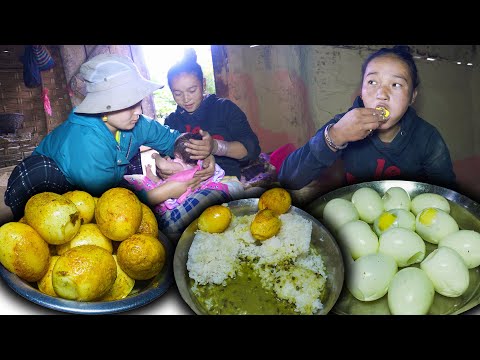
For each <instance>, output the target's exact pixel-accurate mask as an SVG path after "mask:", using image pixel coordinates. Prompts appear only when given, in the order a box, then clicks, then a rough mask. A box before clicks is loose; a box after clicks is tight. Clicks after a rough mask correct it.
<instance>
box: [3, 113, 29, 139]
mask: <svg viewBox="0 0 480 360" xmlns="http://www.w3.org/2000/svg"><path fill="white" fill-rule="evenodd" d="M24 117H25V115H23V114H20V113H3V114H2V113H0V134H15V133H16V132H17V130H18V129H19V128H20V127H21V126H22V124H23V120H24Z"/></svg>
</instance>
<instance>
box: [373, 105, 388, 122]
mask: <svg viewBox="0 0 480 360" xmlns="http://www.w3.org/2000/svg"><path fill="white" fill-rule="evenodd" d="M375 110H378V111H380V112H381V115H382V118H383V120H386V119H388V117H389V116H390V111H388V110H387V109H385V108H384V107H381V106H378V107H376V108H375Z"/></svg>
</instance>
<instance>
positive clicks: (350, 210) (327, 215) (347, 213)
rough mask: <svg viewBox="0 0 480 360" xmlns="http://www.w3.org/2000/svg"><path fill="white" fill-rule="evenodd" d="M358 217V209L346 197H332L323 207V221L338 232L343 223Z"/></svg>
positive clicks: (333, 230)
mask: <svg viewBox="0 0 480 360" xmlns="http://www.w3.org/2000/svg"><path fill="white" fill-rule="evenodd" d="M358 219H359V215H358V211H357V209H356V208H355V206H354V205H353V203H352V202H351V201H348V200H346V199H342V198H336V199H332V200H330V201H329V202H327V204H326V205H325V208H324V209H323V221H324V223H325V225H326V226H327V227H328V229H329V230H330V231H332V232H336V231H337V230H338V229H339V228H340V227H341V226H342V225H343V224H346V223H347V222H350V221H353V220H358Z"/></svg>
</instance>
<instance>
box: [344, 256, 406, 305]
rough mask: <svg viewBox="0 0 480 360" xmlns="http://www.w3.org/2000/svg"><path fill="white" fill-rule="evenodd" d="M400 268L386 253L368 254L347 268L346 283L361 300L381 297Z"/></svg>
mask: <svg viewBox="0 0 480 360" xmlns="http://www.w3.org/2000/svg"><path fill="white" fill-rule="evenodd" d="M397 270H398V267H397V263H396V262H395V259H394V258H392V257H391V256H389V255H385V254H379V253H377V254H368V255H365V256H362V257H361V258H358V259H357V260H355V262H354V263H353V264H352V266H350V267H349V268H347V276H346V285H347V288H348V290H349V291H350V292H351V294H352V295H353V296H354V297H355V298H357V299H358V300H360V301H373V300H377V299H380V298H381V297H382V296H384V295H385V294H386V293H387V291H388V286H389V285H390V282H391V281H392V278H393V276H394V275H395V274H396V272H397Z"/></svg>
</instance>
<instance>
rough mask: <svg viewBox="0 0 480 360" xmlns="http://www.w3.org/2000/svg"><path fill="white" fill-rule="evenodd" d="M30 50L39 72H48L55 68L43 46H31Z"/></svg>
mask: <svg viewBox="0 0 480 360" xmlns="http://www.w3.org/2000/svg"><path fill="white" fill-rule="evenodd" d="M32 49H33V53H34V55H35V60H36V61H37V65H38V68H39V69H40V71H46V70H50V69H51V68H53V67H54V66H55V61H54V60H53V58H52V56H51V55H50V52H49V51H48V49H47V48H46V47H45V46H44V45H32Z"/></svg>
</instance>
